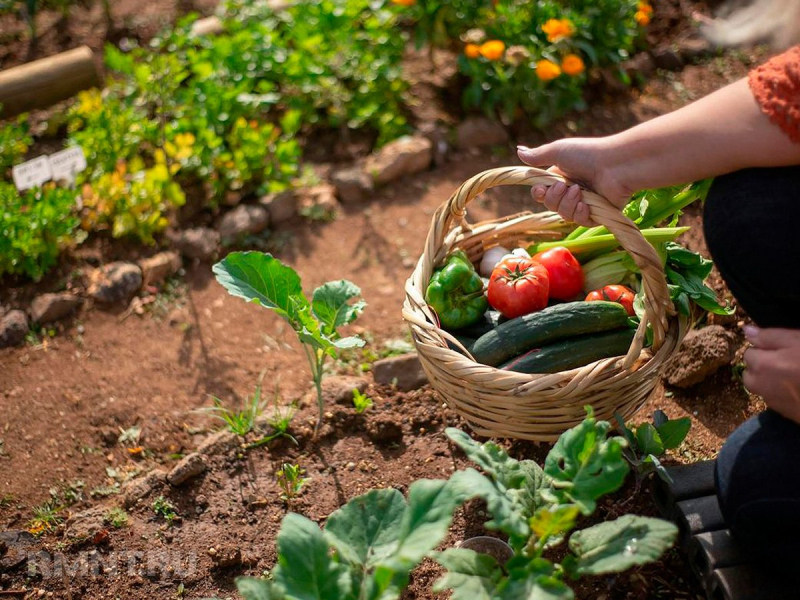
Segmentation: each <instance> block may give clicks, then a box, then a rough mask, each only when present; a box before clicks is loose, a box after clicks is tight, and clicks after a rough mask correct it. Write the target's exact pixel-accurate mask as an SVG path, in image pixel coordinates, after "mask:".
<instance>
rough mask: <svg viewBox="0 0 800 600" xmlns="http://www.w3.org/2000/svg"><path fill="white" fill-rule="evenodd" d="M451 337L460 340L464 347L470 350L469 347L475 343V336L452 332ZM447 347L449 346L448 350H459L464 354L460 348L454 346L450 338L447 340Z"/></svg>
mask: <svg viewBox="0 0 800 600" xmlns="http://www.w3.org/2000/svg"><path fill="white" fill-rule="evenodd" d="M453 337H454V338H456V339H457V340H458V341H459V342H461V345H462V346H464V348H466V349H467V350H469V351H470V352H471V351H472V350H471V348H472V344H474V343H475V338H471V337H467V336H465V335H456V334H453ZM447 347H448V348H450V350H455V351H456V352H461V353H462V354H464V353H463V352H462V350H461V348H459V347H458V346H456V345H455V344H454V343H453V342H451V341H450V340H447Z"/></svg>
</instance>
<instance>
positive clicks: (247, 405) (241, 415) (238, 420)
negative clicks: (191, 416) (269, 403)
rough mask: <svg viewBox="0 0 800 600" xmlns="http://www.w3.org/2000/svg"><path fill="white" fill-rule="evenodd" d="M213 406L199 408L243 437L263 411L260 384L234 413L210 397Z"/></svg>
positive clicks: (215, 398) (220, 401)
mask: <svg viewBox="0 0 800 600" xmlns="http://www.w3.org/2000/svg"><path fill="white" fill-rule="evenodd" d="M212 401H213V402H214V406H212V407H208V408H201V409H200V411H201V412H205V413H208V414H210V415H211V416H213V417H214V418H215V419H219V420H220V421H222V422H223V423H225V424H226V425H227V426H228V429H229V430H230V431H232V432H233V433H235V434H236V435H240V436H242V437H244V436H245V435H247V434H248V433H250V432H251V431H253V427H254V426H255V424H256V419H258V417H259V416H260V415H261V412H262V411H263V410H264V402H263V401H262V400H261V383H260V382H259V383H258V384H257V385H256V390H255V392H253V395H252V396H250V398H249V399H247V400H245V401H244V402H243V407H242V410H239V411H236V410H232V409H230V408H227V407H226V406H224V405H223V404H222V400H220V399H219V398H217V397H216V396H214V397H212Z"/></svg>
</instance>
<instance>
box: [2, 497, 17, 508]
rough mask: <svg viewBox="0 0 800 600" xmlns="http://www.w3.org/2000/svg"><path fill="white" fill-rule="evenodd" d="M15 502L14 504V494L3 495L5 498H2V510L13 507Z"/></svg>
mask: <svg viewBox="0 0 800 600" xmlns="http://www.w3.org/2000/svg"><path fill="white" fill-rule="evenodd" d="M13 502H14V495H13V494H3V496H0V508H6V507H7V506H11V504H12V503H13Z"/></svg>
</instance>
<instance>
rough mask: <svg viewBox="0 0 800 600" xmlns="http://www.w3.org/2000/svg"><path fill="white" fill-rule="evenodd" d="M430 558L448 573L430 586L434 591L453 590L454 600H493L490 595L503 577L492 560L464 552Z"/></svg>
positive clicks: (451, 550) (456, 549)
mask: <svg viewBox="0 0 800 600" xmlns="http://www.w3.org/2000/svg"><path fill="white" fill-rule="evenodd" d="M432 558H433V559H434V560H435V561H436V562H438V563H439V564H440V565H442V566H443V567H444V568H446V569H447V573H445V574H444V575H443V576H442V577H441V578H440V579H438V580H437V581H436V583H434V584H433V591H434V592H443V591H445V590H449V589H452V590H453V595H452V596H451V598H452V599H453V600H492V592H494V589H495V587H497V584H498V582H499V581H500V579H501V578H502V577H503V571H502V570H501V569H500V566H499V565H498V564H497V561H496V560H495V559H494V558H493V557H491V556H488V555H487V554H478V553H477V552H473V551H472V550H467V549H466V548H449V549H447V550H445V551H444V552H435V553H434V554H433V555H432Z"/></svg>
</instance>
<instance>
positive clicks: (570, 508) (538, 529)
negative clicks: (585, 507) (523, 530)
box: [530, 504, 580, 539]
mask: <svg viewBox="0 0 800 600" xmlns="http://www.w3.org/2000/svg"><path fill="white" fill-rule="evenodd" d="M579 514H580V510H579V509H578V507H577V506H575V505H574V504H562V505H561V506H554V507H552V508H545V507H543V508H540V509H539V510H537V511H536V514H535V515H533V517H532V518H531V520H530V527H531V531H533V533H534V534H536V537H538V538H539V539H543V538H547V537H551V536H555V535H561V534H564V533H567V532H568V531H570V530H571V529H572V528H573V527H575V521H576V520H577V519H578V515H579Z"/></svg>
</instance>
